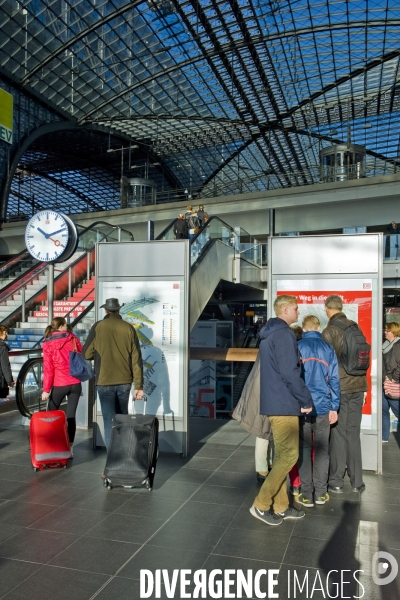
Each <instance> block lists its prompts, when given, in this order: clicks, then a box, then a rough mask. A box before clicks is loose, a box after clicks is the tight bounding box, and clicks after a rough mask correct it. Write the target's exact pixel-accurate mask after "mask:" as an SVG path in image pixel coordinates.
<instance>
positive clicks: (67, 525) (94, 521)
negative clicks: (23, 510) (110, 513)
mask: <svg viewBox="0 0 400 600" xmlns="http://www.w3.org/2000/svg"><path fill="white" fill-rule="evenodd" d="M106 516H107V514H106V513H104V512H95V511H94V510H89V509H88V510H83V509H81V508H68V507H66V506H62V507H61V508H56V509H55V510H53V511H52V512H51V513H50V514H48V515H46V516H44V517H43V518H41V519H39V520H37V521H35V522H34V523H32V524H31V525H30V529H43V530H45V531H58V532H60V533H72V534H74V535H83V534H84V533H86V532H88V531H89V530H90V529H92V527H95V526H96V525H98V524H99V523H100V521H102V520H103V519H105V518H106Z"/></svg>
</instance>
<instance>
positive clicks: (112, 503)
mask: <svg viewBox="0 0 400 600" xmlns="http://www.w3.org/2000/svg"><path fill="white" fill-rule="evenodd" d="M100 479H101V478H99V481H100ZM134 495H135V496H136V494H134ZM129 499H130V496H129V495H128V494H120V493H118V488H117V489H116V490H112V492H110V491H108V490H106V488H105V487H104V485H102V484H101V483H100V487H98V486H97V485H95V486H93V487H91V488H90V489H89V490H84V491H81V492H80V493H79V494H78V495H77V496H74V497H73V498H72V499H71V500H69V501H68V502H67V503H66V504H65V505H64V506H65V507H66V508H69V507H70V508H83V509H87V510H94V511H96V512H105V513H111V512H114V511H115V510H117V509H118V508H120V507H121V506H123V505H124V504H125V503H126V502H128V501H129Z"/></svg>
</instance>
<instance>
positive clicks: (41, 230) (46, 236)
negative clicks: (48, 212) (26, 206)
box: [37, 227, 53, 240]
mask: <svg viewBox="0 0 400 600" xmlns="http://www.w3.org/2000/svg"><path fill="white" fill-rule="evenodd" d="M37 230H38V231H40V233H42V234H43V235H44V237H45V238H46V240H48V239H49V237H50V236H51V235H53V234H52V233H50V234H49V233H45V232H44V231H43V229H40V227H38V228H37Z"/></svg>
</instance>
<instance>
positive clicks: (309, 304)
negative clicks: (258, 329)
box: [277, 279, 372, 415]
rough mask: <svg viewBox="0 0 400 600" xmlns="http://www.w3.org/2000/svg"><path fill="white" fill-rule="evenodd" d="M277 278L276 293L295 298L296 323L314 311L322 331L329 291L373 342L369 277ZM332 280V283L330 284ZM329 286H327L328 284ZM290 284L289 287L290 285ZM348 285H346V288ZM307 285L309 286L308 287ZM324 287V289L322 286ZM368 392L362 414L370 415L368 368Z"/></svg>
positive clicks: (369, 340)
mask: <svg viewBox="0 0 400 600" xmlns="http://www.w3.org/2000/svg"><path fill="white" fill-rule="evenodd" d="M298 283H299V286H298V287H299V288H300V289H296V288H295V286H296V281H293V280H291V281H290V282H289V281H278V282H277V284H278V286H277V295H278V296H280V295H282V294H287V295H291V296H296V298H297V299H298V304H299V310H300V316H299V322H298V324H299V325H301V323H302V320H303V318H304V317H305V316H306V315H315V316H317V317H318V319H319V320H320V322H321V331H322V330H323V329H324V328H325V327H326V325H327V322H328V318H327V316H326V313H325V306H324V305H325V299H326V298H327V297H328V296H330V295H331V294H337V295H338V296H340V297H341V298H342V300H343V312H344V313H345V315H346V317H347V318H348V319H351V320H353V321H356V322H357V323H358V324H359V326H360V327H361V329H362V331H363V333H364V335H365V337H366V339H367V342H368V343H369V344H371V345H372V281H371V280H365V279H363V280H350V279H342V280H332V281H329V280H324V281H323V282H322V281H318V280H315V281H313V280H308V281H304V280H302V281H299V282H298ZM332 284H333V285H332ZM329 285H330V286H331V287H330V288H328V287H327V286H329ZM289 286H291V287H289ZM346 287H347V288H349V289H346ZM307 288H308V289H307ZM321 288H326V289H321ZM367 380H368V390H369V391H368V393H367V398H366V403H365V405H364V408H363V414H365V415H371V413H372V399H371V368H369V369H368V372H367Z"/></svg>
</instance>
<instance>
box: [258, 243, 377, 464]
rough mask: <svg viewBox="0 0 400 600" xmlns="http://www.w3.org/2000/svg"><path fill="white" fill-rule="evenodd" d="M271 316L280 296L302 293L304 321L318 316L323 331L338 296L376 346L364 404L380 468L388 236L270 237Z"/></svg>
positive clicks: (366, 434) (364, 427) (370, 448)
mask: <svg viewBox="0 0 400 600" xmlns="http://www.w3.org/2000/svg"><path fill="white" fill-rule="evenodd" d="M270 248H271V253H270V281H269V290H270V291H269V307H270V309H269V316H270V317H271V316H274V315H272V311H271V307H272V306H273V302H274V300H275V298H276V297H277V296H278V295H281V294H288V295H293V296H296V297H297V299H298V305H299V310H300V316H299V321H298V324H300V325H301V322H302V320H303V318H304V317H305V316H306V315H309V314H314V315H316V316H317V317H318V318H319V320H320V322H321V330H323V329H324V327H325V326H326V324H327V322H328V319H327V316H326V314H325V308H324V305H325V299H326V298H327V297H328V296H329V295H330V294H337V295H339V296H341V298H342V300H343V312H344V313H345V314H346V316H347V317H348V318H349V319H352V320H354V321H356V322H357V323H358V324H359V325H360V327H361V329H362V331H363V333H364V335H365V337H366V339H367V341H368V343H369V344H371V366H370V368H369V369H368V372H367V380H368V392H367V397H366V403H365V405H364V407H363V415H362V423H361V432H362V433H361V443H362V452H363V468H364V469H367V470H373V471H378V472H380V471H381V469H382V445H381V412H382V409H381V402H382V398H381V394H382V375H381V373H382V367H381V365H382V331H381V330H382V252H381V248H382V240H381V235H380V234H365V235H340V236H301V237H299V238H272V239H271V241H270Z"/></svg>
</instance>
